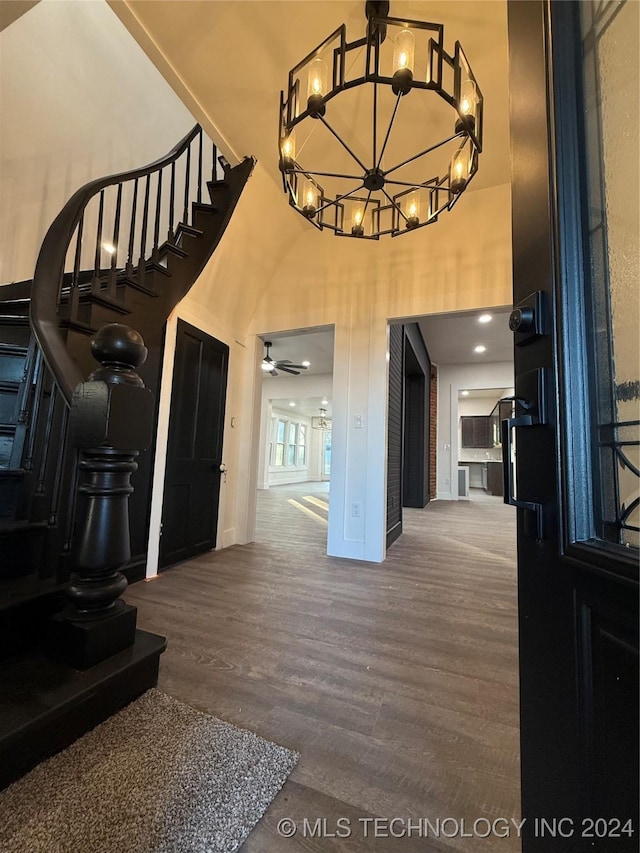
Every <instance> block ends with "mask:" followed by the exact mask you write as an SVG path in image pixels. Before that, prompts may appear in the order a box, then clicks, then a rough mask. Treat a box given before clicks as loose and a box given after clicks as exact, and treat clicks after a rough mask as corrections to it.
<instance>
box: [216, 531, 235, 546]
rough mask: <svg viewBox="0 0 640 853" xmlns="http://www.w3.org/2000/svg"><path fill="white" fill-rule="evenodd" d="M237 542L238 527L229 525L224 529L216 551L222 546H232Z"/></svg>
mask: <svg viewBox="0 0 640 853" xmlns="http://www.w3.org/2000/svg"><path fill="white" fill-rule="evenodd" d="M235 544H236V529H235V527H229V528H227V529H226V530H223V531H222V536H221V537H220V543H219V544H218V545H216V551H217V550H219V549H221V548H230V547H231V546H232V545H235Z"/></svg>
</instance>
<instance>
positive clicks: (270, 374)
mask: <svg viewBox="0 0 640 853" xmlns="http://www.w3.org/2000/svg"><path fill="white" fill-rule="evenodd" d="M277 375H278V371H277V370H276V369H275V367H274V368H272V369H271V370H270V371H269V376H277Z"/></svg>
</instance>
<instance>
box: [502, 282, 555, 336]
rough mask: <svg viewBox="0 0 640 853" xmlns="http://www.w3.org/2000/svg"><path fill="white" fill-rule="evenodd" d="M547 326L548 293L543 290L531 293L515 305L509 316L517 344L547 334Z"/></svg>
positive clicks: (510, 326)
mask: <svg viewBox="0 0 640 853" xmlns="http://www.w3.org/2000/svg"><path fill="white" fill-rule="evenodd" d="M547 326H548V323H547V309H546V294H545V293H544V291H542V290H536V291H535V293H530V294H529V296H527V297H526V298H525V299H523V300H522V302H519V303H518V304H517V305H516V306H514V309H513V311H512V312H511V316H510V317H509V328H510V329H511V331H512V332H513V333H514V335H515V342H516V346H522V345H523V344H527V343H529V341H532V340H535V338H539V337H541V336H542V335H547V334H548V333H549V332H548V328H547Z"/></svg>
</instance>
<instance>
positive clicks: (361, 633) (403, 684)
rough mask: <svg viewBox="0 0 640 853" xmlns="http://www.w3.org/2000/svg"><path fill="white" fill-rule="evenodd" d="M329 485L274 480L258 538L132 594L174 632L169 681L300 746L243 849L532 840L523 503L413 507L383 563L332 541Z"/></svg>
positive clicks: (143, 611)
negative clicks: (284, 823) (519, 568)
mask: <svg viewBox="0 0 640 853" xmlns="http://www.w3.org/2000/svg"><path fill="white" fill-rule="evenodd" d="M328 498H329V495H328V489H327V484H321V483H308V484H302V485H298V486H295V487H292V486H279V487H276V488H272V489H270V490H268V491H265V492H260V493H259V500H258V527H257V533H256V539H257V541H256V542H255V543H253V544H251V545H247V546H234V547H233V548H229V549H227V550H225V551H220V552H211V553H209V554H206V555H204V556H201V557H198V558H195V559H193V560H190V561H188V562H186V563H183V564H181V565H179V566H176V567H174V568H173V569H171V570H170V571H168V572H166V573H165V574H164V575H162V576H161V578H160V579H159V580H157V581H152V582H149V583H138V584H136V585H135V586H133V587H131V588H130V589H129V590H128V591H127V593H126V596H125V597H126V599H127V601H128V602H129V603H131V604H135V605H136V606H137V607H138V609H139V616H138V625H139V627H141V628H144V629H146V630H150V631H155V632H157V633H160V634H164V635H165V636H167V638H168V649H167V651H166V653H165V654H164V655H163V658H162V661H161V666H160V681H159V688H160V689H161V690H164V691H165V692H166V693H169V694H170V695H172V696H175V697H177V698H178V699H181V700H183V701H184V702H187V703H189V704H191V705H193V706H194V707H196V708H199V709H201V710H205V711H208V712H210V713H212V714H215V715H216V716H219V717H221V718H222V719H225V720H229V721H230V722H233V723H235V724H237V725H239V726H245V727H247V728H250V729H252V730H253V731H255V732H257V733H258V734H260V735H262V736H264V737H266V738H269V739H270V740H274V741H276V742H278V743H281V744H284V745H285V746H288V747H291V748H294V749H297V750H298V751H299V752H300V761H299V763H298V765H297V767H296V768H295V769H294V771H293V773H292V775H291V777H290V779H289V781H288V782H287V783H286V785H285V786H284V788H283V790H282V792H281V793H280V794H279V796H278V797H277V798H276V800H275V802H274V803H273V804H272V806H271V808H270V809H269V811H268V813H267V815H266V816H265V818H264V819H263V820H262V821H261V823H260V824H259V825H258V826H257V827H256V829H255V830H254V831H253V832H252V833H251V835H250V836H249V838H248V839H247V841H246V842H245V844H244V845H243V848H242V850H243V853H258V851H260V853H287V851H298V850H304V851H315V850H322V851H335V850H340V851H364V850H375V851H385V850H397V851H402V853H405V851H406V853H412V851H417V850H420V851H436V853H437V851H454V850H462V851H469V853H471V851H480V853H491V851H517V850H519V849H520V843H519V840H518V838H517V835H516V829H515V828H514V825H513V824H510V825H509V826H508V828H509V836H508V837H499V835H505V833H506V828H505V827H507V821H511V819H514V820H517V819H518V817H519V766H518V671H517V621H516V557H515V513H514V512H513V511H512V510H511V508H510V507H507V506H505V505H504V504H502V503H500V502H496V503H494V502H492V501H487V502H484V501H483V502H477V503H471V502H468V501H459V502H444V501H441V502H432V503H431V504H429V505H428V506H427V507H426V508H425V509H423V510H416V509H409V510H405V511H404V530H405V532H404V533H403V535H402V536H401V537H400V538H399V539H398V540H397V541H396V542H395V543H394V545H393V546H392V547H391V548H390V549H389V552H388V556H387V560H386V561H385V562H384V563H383V564H379V565H378V564H371V563H363V562H357V561H351V560H342V559H336V558H329V557H327V556H326V554H325V542H326V535H327V527H326V518H327V511H326V509H325V508H324V506H323V504H326V503H327V501H328ZM291 501H294V503H291ZM296 504H297V505H296ZM300 507H303V508H304V509H301V508H300ZM305 510H306V511H305ZM285 817H286V818H292V819H293V820H295V821H296V822H297V825H298V831H297V833H296V835H295V836H294V837H293V838H292V839H286V838H284V837H282V836H280V835H279V834H278V831H277V825H278V822H279V821H280V820H281V819H282V818H285ZM374 817H376V818H381V819H392V818H398V819H399V820H398V821H396V822H395V823H394V824H391V825H388V824H385V823H384V822H379V823H378V824H377V825H375V824H374V823H373V822H372V819H373V818H374ZM305 818H306V819H307V821H308V824H307V829H310V828H315V830H317V834H316V837H304V835H305V826H304V824H303V821H304V819H305ZM318 818H320V819H322V818H325V819H326V824H325V825H324V826H323V825H322V824H321V823H319V824H318V825H317V826H316V820H317V819H318ZM338 818H344V819H345V821H344V822H342V823H341V824H338V825H336V821H337V819H338ZM425 818H426V819H428V820H429V821H430V824H431V826H430V827H429V826H427V825H426V824H424V823H422V824H420V823H418V822H417V821H419V820H420V819H425ZM445 818H449V819H450V820H449V821H445ZM500 818H504V819H505V822H504V823H501V822H499V823H497V824H496V825H495V832H493V831H492V832H491V833H490V834H488V837H486V838H482V837H481V836H482V835H485V834H487V831H488V825H487V823H486V821H487V820H488V821H490V822H491V821H494V820H496V819H500ZM369 819H371V820H369ZM409 819H411V820H412V821H413V824H412V825H411V826H410V825H409V824H408V823H407V821H408V820H409ZM485 819H486V820H485ZM438 820H439V822H440V823H439V824H438ZM462 821H464V825H463V824H462ZM474 821H479V823H477V824H476V825H475V828H474ZM432 830H435V835H434V832H433V831H432ZM347 831H349V833H350V836H349V837H331V835H330V833H333V834H334V835H335V834H336V833H337V834H338V836H339V835H340V834H341V833H342V834H343V835H346V834H347ZM365 832H366V834H365ZM427 832H428V839H427V838H425V835H426V833H427ZM320 834H324V836H325V837H318V836H319V835H320ZM306 835H307V836H309V832H307V833H306ZM394 835H395V836H396V837H393V836H394ZM408 836H410V837H408ZM438 836H439V837H438ZM463 836H464V837H463Z"/></svg>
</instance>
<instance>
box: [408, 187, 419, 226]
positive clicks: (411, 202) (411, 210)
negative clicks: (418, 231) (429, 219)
mask: <svg viewBox="0 0 640 853" xmlns="http://www.w3.org/2000/svg"><path fill="white" fill-rule="evenodd" d="M405 211H406V214H405V215H406V217H407V221H406V222H405V228H408V229H409V230H411V229H412V228H417V227H418V225H420V197H419V195H418V193H417V192H412V193H409V195H408V196H407V200H406V202H405Z"/></svg>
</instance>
